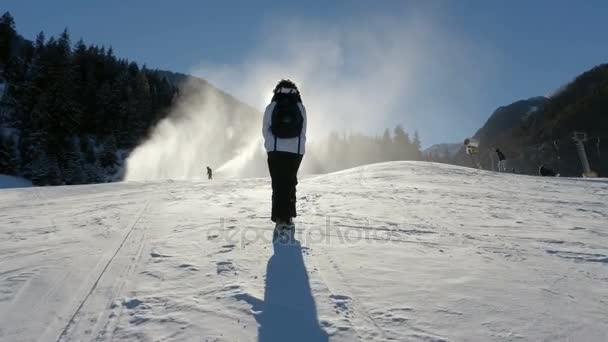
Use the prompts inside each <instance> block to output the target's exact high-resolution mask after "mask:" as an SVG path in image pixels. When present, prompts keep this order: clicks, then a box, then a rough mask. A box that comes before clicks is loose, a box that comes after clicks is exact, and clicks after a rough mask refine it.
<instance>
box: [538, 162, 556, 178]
mask: <svg viewBox="0 0 608 342" xmlns="http://www.w3.org/2000/svg"><path fill="white" fill-rule="evenodd" d="M538 174H539V175H540V176H543V177H555V176H557V173H555V171H553V170H551V169H550V168H548V167H546V166H545V165H541V166H540V167H539V168H538Z"/></svg>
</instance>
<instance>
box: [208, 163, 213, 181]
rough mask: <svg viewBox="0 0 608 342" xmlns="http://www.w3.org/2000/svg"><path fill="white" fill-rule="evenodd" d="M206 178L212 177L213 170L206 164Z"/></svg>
mask: <svg viewBox="0 0 608 342" xmlns="http://www.w3.org/2000/svg"><path fill="white" fill-rule="evenodd" d="M207 179H213V170H211V168H210V167H209V166H207Z"/></svg>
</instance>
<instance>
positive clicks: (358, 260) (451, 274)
mask: <svg viewBox="0 0 608 342" xmlns="http://www.w3.org/2000/svg"><path fill="white" fill-rule="evenodd" d="M269 199H270V191H269V181H268V179H242V180H214V181H206V180H199V181H189V182H172V181H167V182H155V183H116V184H106V185H94V186H72V187H50V188H27V189H19V190H17V189H11V190H1V191H0V340H1V341H110V340H114V341H256V340H257V341H309V342H310V341H328V340H330V341H355V340H359V341H387V340H394V341H606V340H607V339H608V320H607V319H606V317H608V224H607V223H608V208H607V205H606V203H608V181H606V180H595V181H587V180H581V179H559V178H536V177H527V176H516V175H510V174H498V173H490V172H484V171H477V170H473V169H465V168H459V167H455V166H449V165H442V164H432V163H415V162H401V163H387V164H378V165H372V166H365V167H361V168H357V169H352V170H347V171H342V172H339V173H335V174H331V175H324V176H318V177H313V178H306V179H303V180H301V183H300V186H299V193H298V208H299V213H300V216H299V217H298V219H297V221H296V222H297V226H298V240H299V243H297V244H294V245H291V246H278V247H276V248H273V246H272V244H271V242H270V236H271V232H272V225H271V223H270V222H269V210H270V202H269Z"/></svg>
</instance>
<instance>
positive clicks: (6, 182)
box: [0, 175, 32, 189]
mask: <svg viewBox="0 0 608 342" xmlns="http://www.w3.org/2000/svg"><path fill="white" fill-rule="evenodd" d="M30 186H32V182H31V181H29V180H27V179H25V178H19V177H14V176H8V175H0V189H7V188H26V187H30Z"/></svg>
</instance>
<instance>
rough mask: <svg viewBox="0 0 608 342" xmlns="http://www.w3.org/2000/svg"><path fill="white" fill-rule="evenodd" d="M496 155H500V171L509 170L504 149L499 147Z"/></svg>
mask: <svg viewBox="0 0 608 342" xmlns="http://www.w3.org/2000/svg"><path fill="white" fill-rule="evenodd" d="M496 155H497V156H498V172H506V171H507V165H506V164H507V158H506V157H505V154H504V153H502V151H501V150H500V149H499V148H497V149H496Z"/></svg>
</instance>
